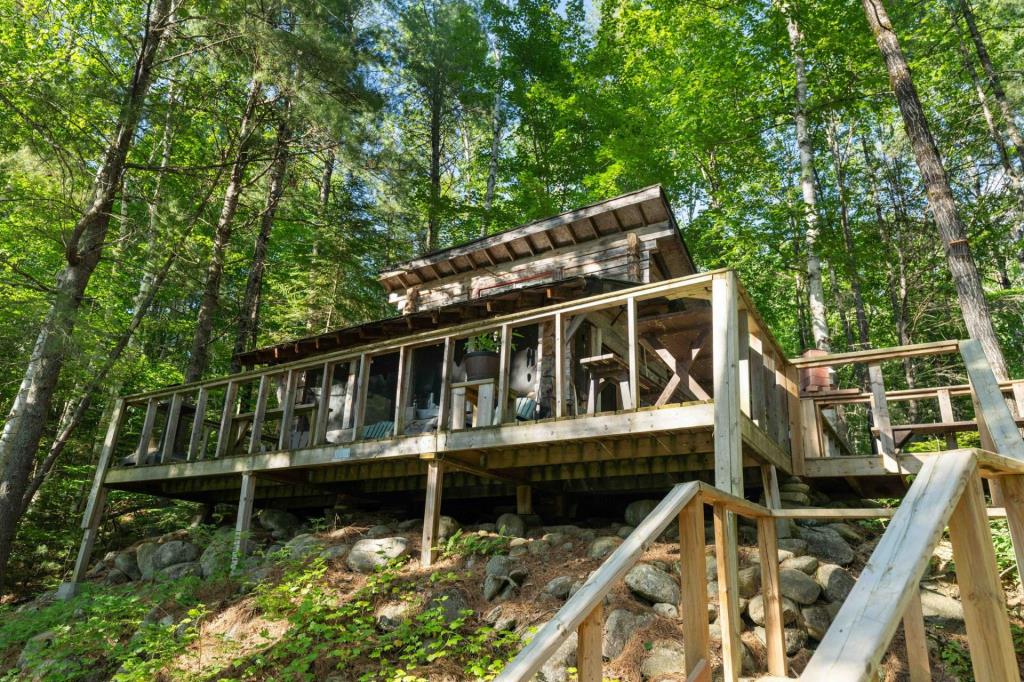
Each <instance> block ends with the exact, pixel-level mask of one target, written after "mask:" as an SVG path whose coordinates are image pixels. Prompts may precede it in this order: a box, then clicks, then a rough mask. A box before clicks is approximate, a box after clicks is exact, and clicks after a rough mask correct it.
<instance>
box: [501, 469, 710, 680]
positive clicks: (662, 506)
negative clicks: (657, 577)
mask: <svg viewBox="0 0 1024 682" xmlns="http://www.w3.org/2000/svg"><path fill="white" fill-rule="evenodd" d="M700 492H701V484H700V483H699V482H697V481H691V482H689V483H679V484H677V485H676V486H674V487H673V488H672V489H671V490H670V491H669V493H668V494H667V495H666V496H665V497H664V498H663V499H662V500H661V502H659V503H658V505H657V506H656V507H655V508H654V509H653V510H651V513H650V514H648V515H647V517H646V518H645V519H644V520H643V521H642V522H640V525H638V526H637V527H636V528H635V529H634V530H633V532H632V533H630V534H629V536H628V537H627V538H626V539H625V541H624V542H623V543H622V544H621V545H619V546H618V548H616V549H615V551H614V552H612V553H611V555H610V556H609V557H608V558H607V559H606V560H605V561H604V563H602V564H601V566H600V567H599V568H598V569H597V570H596V571H595V572H594V573H593V574H592V575H591V576H590V577H589V578H588V579H587V581H586V582H585V583H583V586H582V587H581V588H580V589H579V590H578V591H577V592H576V594H574V595H573V596H572V597H570V598H569V600H568V601H567V602H566V603H565V604H564V605H563V606H562V608H561V609H559V610H558V612H557V613H556V614H555V615H554V617H553V618H552V619H551V620H549V621H548V622H547V624H546V625H544V627H542V628H541V629H540V630H538V631H537V633H536V634H535V635H534V637H533V639H531V640H530V643H529V644H527V645H526V646H525V647H524V648H523V649H522V650H521V651H520V652H519V653H518V654H517V655H516V657H515V658H513V659H512V661H510V662H509V663H508V665H506V666H505V668H504V670H502V671H501V674H500V675H498V677H497V678H496V682H526V681H527V680H530V679H532V678H533V676H534V675H535V674H537V672H538V671H539V670H540V669H541V668H542V667H543V666H544V664H545V663H546V662H547V661H548V659H549V658H551V656H552V655H553V654H554V653H555V651H557V650H558V648H559V647H560V646H562V644H564V643H565V640H566V639H567V638H568V637H569V636H570V635H572V633H574V632H576V629H577V628H578V627H579V625H580V623H582V622H583V621H584V619H586V617H587V616H588V615H589V614H590V613H591V612H592V611H593V610H594V608H595V607H597V606H599V605H600V604H601V603H602V601H603V600H604V598H605V595H607V594H608V592H609V591H610V590H611V589H612V587H613V586H614V585H615V584H616V583H617V582H618V581H619V580H620V579H622V578H623V577H624V576H625V575H626V573H627V572H628V571H629V570H630V569H631V568H632V567H633V566H634V565H636V564H637V563H638V562H639V560H640V558H641V556H642V555H643V553H644V552H645V551H646V550H647V548H648V547H650V546H651V544H652V543H653V542H654V541H655V540H656V539H657V538H658V537H659V536H660V535H661V534H662V532H664V530H665V528H667V527H668V524H669V523H671V522H672V521H673V520H675V519H676V518H677V517H678V516H679V513H680V512H681V511H682V510H683V508H684V507H686V505H688V504H690V503H691V502H693V501H694V500H695V499H696V498H697V496H698V495H699V494H700Z"/></svg>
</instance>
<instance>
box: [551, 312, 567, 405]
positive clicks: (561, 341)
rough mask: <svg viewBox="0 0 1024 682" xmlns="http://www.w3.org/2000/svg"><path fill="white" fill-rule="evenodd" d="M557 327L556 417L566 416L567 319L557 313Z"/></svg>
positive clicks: (555, 321) (555, 319)
mask: <svg viewBox="0 0 1024 682" xmlns="http://www.w3.org/2000/svg"><path fill="white" fill-rule="evenodd" d="M554 325H555V377H554V379H555V417H556V418H559V417H563V416H565V353H566V348H565V318H564V317H562V314H561V313H556V314H555V318H554Z"/></svg>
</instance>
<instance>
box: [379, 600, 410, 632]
mask: <svg viewBox="0 0 1024 682" xmlns="http://www.w3.org/2000/svg"><path fill="white" fill-rule="evenodd" d="M413 611H414V609H413V605H412V604H411V603H410V602H407V601H390V602H387V603H384V604H381V605H380V606H378V607H377V610H376V611H374V612H373V618H374V622H375V623H376V624H377V628H378V629H379V630H382V631H384V632H391V631H392V630H394V629H395V628H397V627H398V626H399V625H401V624H402V623H403V622H405V621H408V620H411V619H412V616H413Z"/></svg>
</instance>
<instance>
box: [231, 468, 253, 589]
mask: <svg viewBox="0 0 1024 682" xmlns="http://www.w3.org/2000/svg"><path fill="white" fill-rule="evenodd" d="M255 496H256V477H255V476H253V473H252V472H251V471H246V472H243V473H242V484H241V486H240V489H239V492H238V515H237V518H236V519H235V539H234V544H233V546H232V548H231V572H232V573H234V572H235V571H236V570H237V569H238V566H239V565H240V564H241V562H242V557H243V556H244V555H245V551H246V545H247V544H248V542H249V529H250V528H251V527H252V504H253V499H254V498H255Z"/></svg>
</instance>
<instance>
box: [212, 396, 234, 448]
mask: <svg viewBox="0 0 1024 682" xmlns="http://www.w3.org/2000/svg"><path fill="white" fill-rule="evenodd" d="M237 410H238V382H237V381H229V382H228V385H227V387H226V388H225V389H224V409H223V410H222V411H221V415H220V430H219V431H218V432H217V449H216V450H215V451H214V457H217V458H220V457H223V456H224V455H226V454H228V448H229V447H231V422H232V421H233V420H234V416H235V412H236V411H237Z"/></svg>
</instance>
